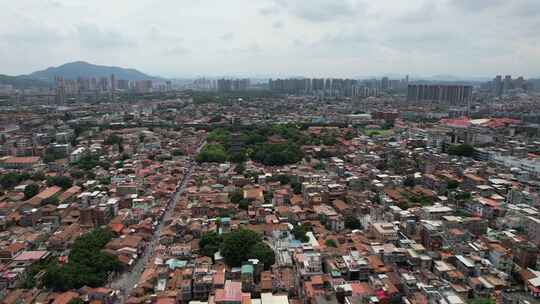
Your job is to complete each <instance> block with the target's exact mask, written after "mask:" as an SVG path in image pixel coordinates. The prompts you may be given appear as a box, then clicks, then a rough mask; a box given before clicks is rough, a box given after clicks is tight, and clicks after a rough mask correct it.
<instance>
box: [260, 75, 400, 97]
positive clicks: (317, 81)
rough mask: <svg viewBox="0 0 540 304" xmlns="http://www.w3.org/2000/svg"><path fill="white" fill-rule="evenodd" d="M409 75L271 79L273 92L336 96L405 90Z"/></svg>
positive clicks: (269, 85) (364, 95) (376, 94)
mask: <svg viewBox="0 0 540 304" xmlns="http://www.w3.org/2000/svg"><path fill="white" fill-rule="evenodd" d="M407 84H408V77H407V78H406V79H402V80H391V79H389V78H388V77H383V78H382V79H370V80H356V79H339V78H333V79H332V78H326V79H325V78H289V79H275V80H273V79H270V80H269V82H268V88H269V90H270V91H271V92H275V93H283V94H303V95H322V96H335V97H355V96H360V97H368V96H378V95H379V94H381V93H382V92H388V91H400V90H405V89H406V88H407Z"/></svg>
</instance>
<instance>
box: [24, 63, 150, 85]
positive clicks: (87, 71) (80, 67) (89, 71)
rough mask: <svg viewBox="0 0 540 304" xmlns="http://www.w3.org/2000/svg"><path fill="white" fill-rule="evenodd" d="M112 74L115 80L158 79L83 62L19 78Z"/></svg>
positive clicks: (93, 76)
mask: <svg viewBox="0 0 540 304" xmlns="http://www.w3.org/2000/svg"><path fill="white" fill-rule="evenodd" d="M112 74H114V76H115V77H116V79H123V80H156V79H158V78H156V77H152V76H149V75H146V74H144V73H142V72H139V71H137V70H135V69H125V68H120V67H115V66H104V65H95V64H91V63H88V62H84V61H76V62H70V63H66V64H64V65H61V66H59V67H50V68H47V69H45V70H43V71H37V72H34V73H32V74H29V75H24V76H20V77H24V78H30V79H39V80H45V81H53V80H54V78H55V77H56V76H60V77H64V79H77V78H78V77H84V78H100V77H110V76H111V75H112Z"/></svg>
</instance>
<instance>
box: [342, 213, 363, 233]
mask: <svg viewBox="0 0 540 304" xmlns="http://www.w3.org/2000/svg"><path fill="white" fill-rule="evenodd" d="M345 228H347V229H351V230H354V229H361V228H362V223H360V221H359V220H358V218H356V217H355V216H352V215H347V216H346V217H345Z"/></svg>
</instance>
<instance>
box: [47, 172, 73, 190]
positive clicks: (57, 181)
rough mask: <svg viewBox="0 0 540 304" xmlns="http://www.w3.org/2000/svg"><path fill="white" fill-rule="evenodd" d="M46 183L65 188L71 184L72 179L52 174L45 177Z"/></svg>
mask: <svg viewBox="0 0 540 304" xmlns="http://www.w3.org/2000/svg"><path fill="white" fill-rule="evenodd" d="M47 185H49V186H58V187H60V188H62V189H64V190H66V189H67V188H69V187H71V186H72V185H73V180H71V178H69V177H67V176H64V175H60V176H54V177H50V178H48V179H47Z"/></svg>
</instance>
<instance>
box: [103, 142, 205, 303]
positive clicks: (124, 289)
mask: <svg viewBox="0 0 540 304" xmlns="http://www.w3.org/2000/svg"><path fill="white" fill-rule="evenodd" d="M205 144H206V141H204V142H203V143H202V144H201V145H200V146H199V148H198V149H197V152H196V153H195V155H194V157H195V156H196V155H197V154H198V153H199V152H200V151H201V149H202V148H203V147H204V145H205ZM194 167H195V161H194V160H192V161H191V162H190V163H189V167H188V170H187V172H186V174H185V175H184V177H183V178H182V179H181V180H180V182H179V183H178V186H177V188H176V192H175V193H174V194H173V196H172V197H171V200H170V201H169V203H168V204H167V207H166V210H165V214H164V215H163V217H162V219H161V220H160V221H159V224H158V226H157V227H156V229H155V231H154V234H153V236H152V240H150V242H148V244H147V245H146V247H145V249H144V251H143V253H142V254H141V255H140V256H139V258H138V259H137V261H136V262H135V265H134V266H133V267H132V269H130V270H129V271H126V272H124V273H122V274H121V275H119V276H117V277H115V278H114V279H113V281H112V282H111V283H110V284H109V287H110V288H112V289H115V290H119V291H120V293H119V301H118V302H119V303H125V301H126V300H127V298H128V297H129V294H130V293H131V291H132V290H133V289H134V288H135V285H136V284H137V283H138V282H139V280H140V277H141V275H142V273H143V272H144V269H145V266H146V265H147V264H148V263H149V262H152V261H150V258H151V257H152V255H153V252H154V249H155V248H156V246H157V245H158V243H159V235H160V231H161V230H162V229H163V227H164V225H165V223H166V222H167V221H169V220H170V219H171V218H172V216H173V214H174V210H175V208H176V204H177V203H178V201H179V200H180V197H181V196H182V194H183V192H184V190H185V188H186V185H187V183H188V181H189V180H190V179H191V174H192V173H193V168H194Z"/></svg>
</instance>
